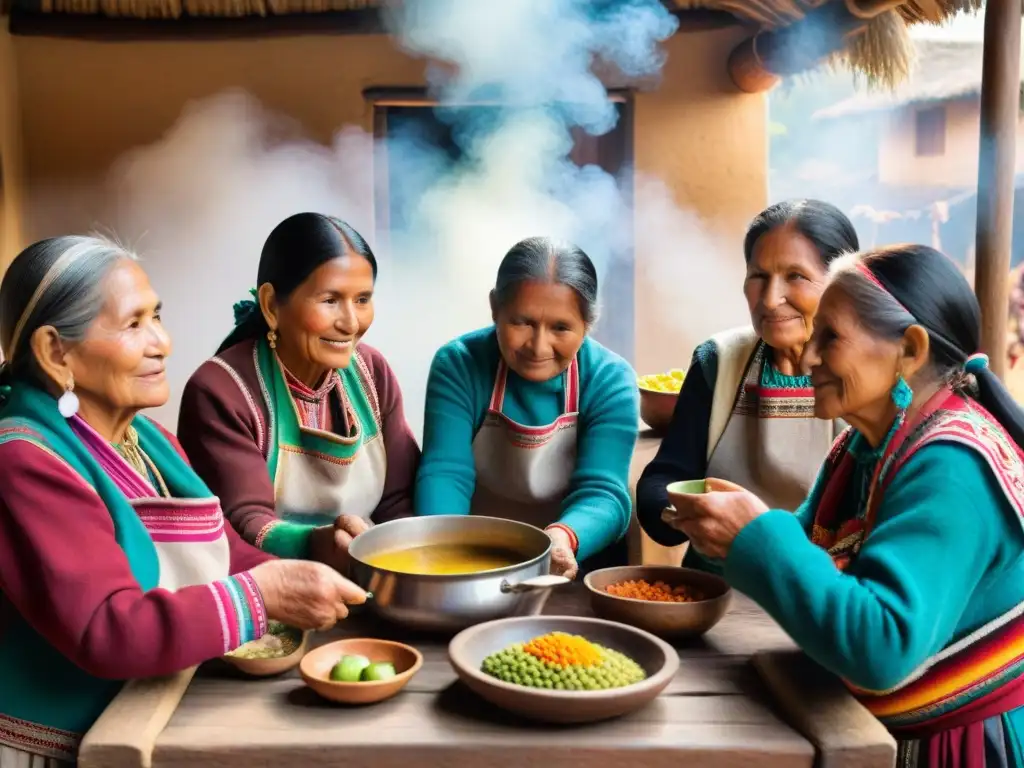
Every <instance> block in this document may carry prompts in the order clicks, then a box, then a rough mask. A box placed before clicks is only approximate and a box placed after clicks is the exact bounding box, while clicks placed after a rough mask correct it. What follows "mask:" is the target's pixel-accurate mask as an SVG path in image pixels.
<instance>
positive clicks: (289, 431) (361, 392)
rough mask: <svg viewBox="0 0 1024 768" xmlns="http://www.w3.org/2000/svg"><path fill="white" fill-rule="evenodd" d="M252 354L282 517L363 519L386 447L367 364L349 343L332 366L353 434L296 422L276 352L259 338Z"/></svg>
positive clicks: (325, 521) (379, 480) (380, 483)
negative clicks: (347, 358)
mask: <svg viewBox="0 0 1024 768" xmlns="http://www.w3.org/2000/svg"><path fill="white" fill-rule="evenodd" d="M253 355H254V357H255V362H256V371H257V373H258V375H259V379H260V387H261V389H262V394H263V398H264V401H265V402H266V405H267V412H268V413H269V414H270V424H269V430H268V431H269V437H268V440H267V465H268V469H269V471H270V477H271V479H272V480H273V482H274V499H275V502H276V508H277V515H278V517H279V518H281V519H282V520H287V521H291V522H298V523H305V524H309V525H330V524H332V523H334V521H335V520H336V519H337V518H338V517H340V516H341V515H354V516H355V517H361V518H363V519H364V520H369V519H370V515H371V514H373V512H374V510H375V509H376V508H377V505H378V504H379V503H380V500H381V497H382V496H383V495H384V480H385V478H386V475H387V454H386V453H385V448H384V439H383V437H382V435H381V417H380V406H379V404H378V403H377V390H376V388H375V386H374V383H373V378H372V376H371V374H370V369H369V368H368V367H367V365H366V363H365V362H364V361H363V359H362V357H361V356H360V355H359V351H358V350H356V351H355V352H354V353H353V356H352V364H351V365H349V367H348V368H344V369H341V370H338V371H337V372H335V373H334V374H332V375H337V376H338V377H340V380H341V387H340V391H341V392H342V393H343V397H342V399H343V404H342V405H343V407H344V408H345V412H346V415H347V417H348V423H349V424H352V425H353V426H354V427H355V433H354V434H353V435H350V436H341V435H337V434H334V433H333V432H327V431H324V430H320V429H311V428H308V427H304V426H302V423H301V421H300V419H299V412H298V407H297V406H296V405H295V400H294V399H293V398H292V394H291V392H290V391H289V389H288V385H287V382H286V381H285V378H284V373H283V371H282V370H281V366H280V362H279V361H278V360H277V356H276V355H275V354H273V352H272V351H271V350H270V348H269V346H268V345H267V344H265V343H260V344H257V345H256V347H255V349H254V351H253Z"/></svg>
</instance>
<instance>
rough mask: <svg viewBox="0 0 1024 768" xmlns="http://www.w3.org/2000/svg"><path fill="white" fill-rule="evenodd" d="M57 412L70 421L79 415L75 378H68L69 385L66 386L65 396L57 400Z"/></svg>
mask: <svg viewBox="0 0 1024 768" xmlns="http://www.w3.org/2000/svg"><path fill="white" fill-rule="evenodd" d="M57 410H58V411H60V415H61V416H63V417H64V418H65V419H70V418H71V417H72V416H74V415H75V414H76V413H78V395H76V394H75V377H74V376H68V383H67V384H65V385H64V394H63V395H61V396H60V399H59V400H57Z"/></svg>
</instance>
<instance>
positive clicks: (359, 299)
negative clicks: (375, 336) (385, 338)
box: [267, 255, 373, 386]
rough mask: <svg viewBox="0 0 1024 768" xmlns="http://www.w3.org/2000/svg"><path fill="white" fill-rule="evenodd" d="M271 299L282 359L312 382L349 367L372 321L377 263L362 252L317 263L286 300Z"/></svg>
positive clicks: (289, 367) (305, 379)
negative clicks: (358, 344) (279, 302)
mask: <svg viewBox="0 0 1024 768" xmlns="http://www.w3.org/2000/svg"><path fill="white" fill-rule="evenodd" d="M267 287H269V286H267ZM269 303H270V305H271V306H270V314H271V315H272V317H271V318H268V322H270V325H271V327H272V328H275V329H276V330H277V337H278V339H277V352H278V355H279V356H280V358H281V361H282V362H283V363H284V364H285V366H286V367H287V368H288V369H289V370H290V371H291V372H292V374H294V375H295V376H298V377H299V378H300V379H302V380H303V381H306V383H307V384H310V385H311V386H312V385H314V384H315V383H316V382H315V381H310V380H308V379H309V378H313V379H316V378H318V377H320V376H322V375H323V373H324V372H325V371H327V370H331V369H335V368H347V367H348V364H349V363H350V362H351V361H352V352H353V350H354V349H355V347H356V344H357V343H358V342H359V340H360V339H361V338H362V337H363V334H365V333H366V331H367V330H368V329H369V327H370V325H371V324H372V323H373V267H372V266H371V265H370V262H369V261H368V260H367V259H365V258H363V257H362V256H358V255H352V256H348V255H346V256H342V257H340V258H337V259H333V260H332V261H328V262H325V263H324V264H321V265H320V266H319V267H317V268H316V270H314V271H313V273H312V274H311V275H310V276H309V277H307V278H306V280H305V282H303V283H302V284H301V285H300V286H299V287H298V288H296V289H295V291H293V292H292V294H291V295H290V296H289V297H288V300H287V301H286V302H284V303H283V304H276V303H275V302H273V301H271V302H269Z"/></svg>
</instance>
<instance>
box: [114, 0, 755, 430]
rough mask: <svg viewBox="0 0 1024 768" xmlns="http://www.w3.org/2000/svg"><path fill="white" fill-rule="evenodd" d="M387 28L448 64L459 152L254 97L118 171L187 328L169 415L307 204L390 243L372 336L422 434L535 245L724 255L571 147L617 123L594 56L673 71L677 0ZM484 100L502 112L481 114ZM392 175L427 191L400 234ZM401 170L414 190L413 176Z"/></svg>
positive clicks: (691, 223)
mask: <svg viewBox="0 0 1024 768" xmlns="http://www.w3.org/2000/svg"><path fill="white" fill-rule="evenodd" d="M386 23H387V24H388V25H389V28H390V31H391V33H392V34H393V36H394V37H395V39H396V42H397V44H398V45H400V46H401V47H402V48H404V49H405V50H406V51H408V52H410V53H411V54H413V55H417V56H422V57H424V58H427V59H429V60H430V61H431V62H432V64H431V66H430V68H429V71H428V77H429V85H430V91H431V95H432V96H433V98H435V99H436V100H437V101H438V102H439V104H440V106H439V107H438V109H437V112H436V113H437V115H438V117H439V118H440V119H441V120H442V121H444V122H446V123H447V124H448V125H450V126H451V129H452V134H453V136H454V138H455V141H456V142H457V144H458V145H459V149H460V150H461V162H459V163H458V164H457V165H454V166H453V165H452V164H451V163H449V162H446V161H445V160H444V158H442V157H441V156H440V155H439V152H438V150H437V148H436V147H433V146H431V145H429V144H428V143H426V142H424V140H423V137H422V136H419V135H416V134H414V133H406V134H402V133H399V134H397V135H389V137H388V140H387V141H386V142H376V143H375V141H374V139H373V137H372V136H371V135H369V134H367V133H366V132H365V131H364V130H363V129H362V128H361V127H354V126H347V127H344V128H343V129H342V130H341V131H340V132H339V133H338V134H337V136H336V137H335V139H334V141H333V143H332V145H331V146H323V145H321V144H317V143H315V142H312V141H309V140H307V139H306V138H305V137H304V136H303V134H302V131H301V129H300V126H298V125H297V124H296V123H295V122H293V121H291V120H290V119H288V118H285V117H282V116H280V115H277V114H273V113H271V112H269V111H267V110H266V109H264V108H263V106H262V105H260V104H259V103H258V102H256V101H255V100H254V99H253V98H252V97H251V96H249V95H248V94H246V93H244V92H241V91H239V92H229V93H224V94H221V95H219V96H217V97H215V98H212V99H208V100H206V101H203V102H196V103H192V104H190V105H188V107H187V108H186V109H185V111H184V113H183V114H182V115H181V117H180V118H179V120H178V122H177V123H176V124H175V125H174V126H173V127H172V128H171V129H170V130H169V131H168V133H167V134H166V135H165V136H164V137H163V139H162V140H161V141H159V142H157V143H155V144H153V145H151V146H148V147H143V148H139V149H136V150H133V151H131V152H129V153H127V154H126V155H124V156H123V157H121V158H120V159H119V161H118V162H117V163H116V164H115V166H114V167H113V169H112V171H111V174H110V178H109V181H108V183H109V185H110V187H111V190H112V192H111V193H110V194H107V195H105V197H106V198H107V199H113V200H115V201H116V205H115V206H114V207H113V210H110V211H107V212H105V213H104V214H103V215H102V216H101V217H100V219H99V220H100V221H101V222H102V223H103V224H104V225H106V226H107V227H109V228H111V229H113V230H114V231H115V232H116V233H117V234H118V236H119V237H120V238H121V239H122V240H124V241H127V242H128V243H130V244H132V245H134V246H137V247H138V249H139V250H140V251H141V252H142V253H143V256H144V258H145V265H146V268H147V270H148V271H149V273H150V275H151V277H152V279H153V282H154V284H155V285H156V287H157V288H158V290H159V291H160V292H161V294H162V295H163V297H164V300H165V304H166V306H167V312H166V322H167V323H168V326H169V329H170V331H171V333H172V334H173V336H174V339H175V341H176V352H175V356H174V360H173V363H172V365H171V367H170V370H171V373H172V378H171V384H172V389H173V397H172V402H171V403H169V404H168V405H167V406H166V407H165V408H164V409H161V412H158V413H156V414H155V416H156V417H157V418H159V419H161V420H162V421H163V422H164V423H165V424H168V425H169V426H173V425H174V424H175V423H176V421H177V418H176V415H177V407H178V396H179V395H180V392H181V388H182V387H183V385H184V382H185V380H186V379H187V378H188V376H189V375H190V374H191V372H192V371H193V370H195V368H196V367H197V366H198V365H199V364H200V363H201V362H202V361H203V360H204V359H205V358H207V357H208V356H209V355H210V354H212V353H213V351H214V349H215V348H216V346H217V344H218V343H219V342H220V340H221V339H222V338H223V337H224V336H225V335H226V334H227V332H228V331H229V330H230V322H231V306H232V303H233V302H235V301H236V300H238V299H239V298H242V297H243V296H244V295H245V292H246V291H247V290H248V289H249V288H250V287H252V286H253V283H254V280H255V276H256V268H257V261H258V258H259V253H260V249H261V247H262V244H263V241H264V239H265V238H266V236H267V234H268V233H269V232H270V230H271V229H272V228H273V227H274V226H275V225H276V224H277V222H279V221H280V220H281V219H283V218H285V217H286V216H289V215H291V214H293V213H296V212H299V211H303V210H314V211H321V212H324V213H331V214H334V215H338V216H340V217H341V218H343V219H345V220H347V221H349V222H350V223H351V224H352V225H353V226H355V227H356V228H357V229H358V230H359V231H360V232H362V233H363V234H364V236H365V237H366V238H367V240H368V241H369V242H370V243H371V246H373V247H374V249H375V251H376V252H377V254H378V257H379V261H380V279H379V284H378V292H377V297H376V302H375V303H376V310H377V312H376V320H375V322H374V325H373V327H372V328H371V330H370V332H369V334H368V336H367V342H368V343H369V344H372V345H374V346H376V347H378V348H380V349H381V350H382V351H383V352H384V353H385V354H386V355H387V356H388V358H389V360H390V362H391V364H392V366H393V367H394V369H395V371H396V373H397V375H398V377H399V380H400V382H401V384H402V389H403V392H404V395H405V401H406V413H407V417H408V419H409V422H410V424H411V426H412V427H413V430H414V431H415V432H416V434H419V433H420V431H421V425H422V416H423V393H424V389H425V384H426V377H427V371H428V368H429V365H430V360H431V358H432V356H433V354H434V352H435V351H436V349H437V348H438V347H439V346H441V345H442V344H444V343H445V342H446V341H448V340H450V339H451V338H453V337H454V336H456V335H459V334H461V333H464V332H466V331H469V330H472V329H474V328H478V327H480V326H483V325H485V324H487V323H489V322H490V311H489V307H488V300H487V295H488V291H489V289H490V288H491V287H492V286H493V283H494V275H495V270H496V267H497V264H498V262H499V261H500V259H501V257H502V256H503V255H504V253H505V251H506V250H507V249H508V248H509V247H510V246H511V245H512V244H513V243H515V242H516V241H517V240H519V239H521V238H523V237H527V236H531V235H538V234H543V235H550V236H553V237H560V238H565V239H568V240H572V241H574V242H576V243H578V244H579V245H580V246H581V247H583V248H584V250H586V251H587V252H588V254H590V256H591V258H593V260H594V261H595V263H596V264H597V266H598V268H599V270H600V271H601V272H602V274H606V273H607V270H608V269H609V268H610V266H611V265H613V264H614V263H615V260H616V259H619V258H622V257H623V255H624V254H627V253H628V251H629V249H630V248H633V247H637V248H638V249H644V250H645V251H646V252H647V253H663V254H664V258H665V259H666V261H668V260H673V261H674V262H675V263H676V264H679V263H682V262H683V260H684V259H686V257H687V255H688V254H689V255H691V256H693V257H695V260H694V265H695V269H694V271H691V272H689V273H688V274H690V275H692V276H694V277H695V278H696V279H698V280H699V279H701V277H702V275H707V274H710V273H714V272H715V270H716V269H719V268H720V266H719V265H717V264H716V260H715V259H713V258H707V257H708V256H709V255H710V253H711V252H712V251H718V252H720V250H721V249H720V248H717V247H715V244H712V243H710V242H708V241H706V239H705V240H702V239H701V237H702V236H701V235H700V234H699V233H700V231H701V228H700V227H699V226H698V222H696V221H695V220H694V219H692V218H691V217H687V216H683V215H682V214H681V213H680V212H679V211H678V210H676V209H675V207H674V205H673V203H672V201H671V195H670V194H669V193H668V191H667V190H666V189H665V188H664V187H663V186H662V185H660V183H659V182H658V181H657V180H654V179H646V178H636V179H634V178H632V177H631V176H629V177H627V178H626V179H625V180H622V179H616V178H613V177H611V176H610V175H608V174H607V173H605V172H604V171H602V170H601V169H600V168H597V167H596V166H588V167H584V168H579V167H577V166H576V165H575V164H574V163H572V162H570V160H569V152H570V150H571V149H572V146H573V142H572V136H571V131H572V130H574V129H576V130H579V129H583V130H585V131H587V132H589V133H591V134H602V133H605V132H607V131H609V130H611V129H612V128H613V127H614V125H615V120H616V114H617V113H616V109H615V107H614V104H613V103H612V101H611V99H610V98H609V95H608V92H607V91H606V89H605V87H604V85H602V80H601V79H599V78H598V76H597V75H595V74H594V71H595V67H598V68H601V71H606V70H608V71H613V72H616V73H617V74H616V77H617V78H618V79H619V80H621V79H623V78H625V79H626V80H627V81H628V80H629V79H630V78H648V79H649V78H650V77H651V76H656V75H657V74H658V71H659V69H660V67H661V65H662V63H663V57H662V53H661V51H660V47H659V44H660V42H661V41H663V40H665V39H666V38H667V37H669V36H670V35H671V34H672V33H673V32H674V31H675V29H676V26H677V21H676V19H675V18H674V17H673V16H672V15H671V14H670V13H669V12H668V11H666V9H665V7H664V5H663V4H662V3H661V2H659V0H628V1H617V2H593V1H592V0H517V1H516V2H501V3H499V2H477V1H475V0H418V1H417V2H415V3H405V4H402V5H400V6H398V7H397V9H394V10H392V11H390V12H388V14H387V16H386ZM480 103H485V104H487V105H491V106H493V107H494V108H491V109H487V110H480V109H467V108H466V105H468V104H480ZM389 169H390V171H395V170H398V171H399V172H400V178H401V179H404V180H408V181H409V182H410V183H409V188H410V189H416V190H423V192H422V194H419V193H417V194H416V195H415V198H414V199H413V200H412V201H411V203H412V204H411V205H410V207H409V209H408V210H409V215H408V218H406V219H404V220H403V221H401V222H398V223H397V224H396V222H395V221H391V222H390V226H389V227H388V230H387V231H386V232H383V231H381V229H380V225H381V223H382V222H381V217H380V216H379V213H380V212H379V211H376V212H375V210H374V202H373V201H374V190H375V174H377V179H376V180H377V181H378V182H379V181H380V178H381V174H387V173H388V172H389ZM390 179H391V184H390V188H389V194H390V195H391V196H392V197H393V198H394V199H399V198H400V197H401V195H402V191H403V190H402V187H403V186H404V185H403V184H397V185H396V184H395V182H394V179H395V175H394V173H392V174H391V176H390ZM412 180H415V182H416V183H415V184H413V183H412ZM634 202H635V204H636V206H637V210H636V215H635V217H634V212H633V204H634ZM634 230H635V231H634ZM697 261H700V262H702V266H699V268H698V267H697ZM700 269H703V270H704V272H703V273H702V272H700V271H699V270H700ZM682 274H683V272H682V271H681V270H679V269H678V268H676V267H673V268H672V269H669V270H667V271H666V275H673V276H675V277H678V276H680V275H682ZM719 282H721V281H719ZM697 285H699V284H694V285H692V286H691V291H690V294H689V295H690V296H699V294H700V290H699V288H698V287H696V286H697ZM602 288H603V293H606V292H607V290H608V289H609V286H608V284H607V283H605V284H604V285H603V286H602ZM738 299H739V296H738V290H737V300H738ZM705 300H707V299H705ZM740 306H741V305H740ZM719 316H721V315H720V314H719ZM736 319H737V320H742V319H743V317H742V315H739V316H738V317H737V318H736ZM602 322H603V323H605V324H609V323H615V322H616V319H615V318H614V317H607V316H606V317H605V319H604V320H603V321H602ZM710 330H714V329H713V328H712V329H710ZM697 340H698V341H699V339H697ZM688 354H689V350H686V351H685V352H684V353H683V354H682V355H681V359H679V360H678V361H677V362H676V363H675V364H677V365H680V366H685V365H686V363H687V362H688V360H687V358H688Z"/></svg>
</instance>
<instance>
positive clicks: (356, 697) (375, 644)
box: [299, 637, 423, 704]
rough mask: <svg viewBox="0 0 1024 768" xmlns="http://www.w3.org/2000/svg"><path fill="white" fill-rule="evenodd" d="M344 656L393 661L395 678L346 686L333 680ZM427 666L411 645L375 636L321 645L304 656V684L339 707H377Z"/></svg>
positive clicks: (300, 666)
mask: <svg viewBox="0 0 1024 768" xmlns="http://www.w3.org/2000/svg"><path fill="white" fill-rule="evenodd" d="M342 656H365V657H366V658H368V659H369V660H370V661H371V662H373V663H378V662H391V663H392V664H393V665H394V666H395V673H396V674H395V676H394V677H392V678H389V679H388V680H374V681H367V682H358V683H343V682H341V681H338V680H331V669H332V668H333V667H334V665H335V664H337V663H338V662H339V661H340V660H341V657H342ZM422 666H423V654H421V653H420V652H419V651H417V650H416V649H415V648H413V647H412V646H411V645H405V644H404V643H396V642H394V641H392V640H377V639H376V638H372V637H352V638H348V639H346V640H336V641H335V642H333V643H327V644H326V645H321V646H320V647H319V648H315V649H314V650H312V651H310V652H309V653H307V654H306V655H305V656H303V657H302V663H301V664H299V674H300V675H302V679H303V681H304V682H305V683H306V685H308V686H309V687H310V688H312V689H313V690H314V691H316V693H317V694H319V695H320V696H322V697H323V698H325V699H327V700H328V701H333V702H337V703H339V704H375V703H377V702H378V701H384V700H385V699H390V698H391V697H392V696H394V695H395V694H396V693H398V692H399V691H400V690H402V689H403V688H404V687H405V685H406V683H408V682H409V681H410V680H411V679H412V677H413V675H415V674H416V673H417V672H419V671H420V667H422Z"/></svg>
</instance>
